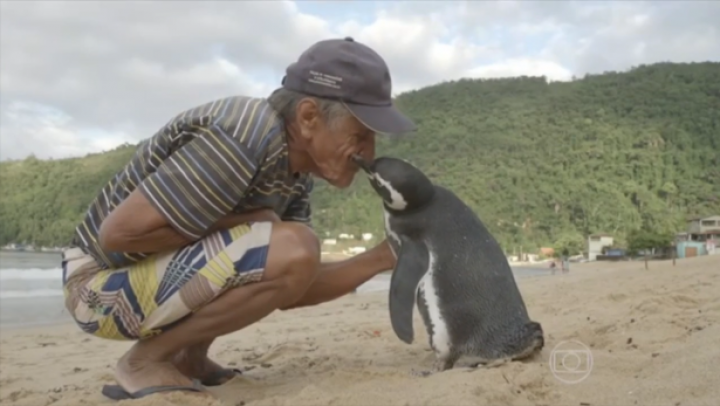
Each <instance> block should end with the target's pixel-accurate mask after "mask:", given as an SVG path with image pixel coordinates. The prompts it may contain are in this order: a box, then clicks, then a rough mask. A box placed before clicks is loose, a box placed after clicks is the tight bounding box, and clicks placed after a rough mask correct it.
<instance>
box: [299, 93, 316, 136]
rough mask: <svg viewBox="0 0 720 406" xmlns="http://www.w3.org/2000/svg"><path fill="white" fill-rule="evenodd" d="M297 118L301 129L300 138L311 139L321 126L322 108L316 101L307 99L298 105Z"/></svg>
mask: <svg viewBox="0 0 720 406" xmlns="http://www.w3.org/2000/svg"><path fill="white" fill-rule="evenodd" d="M295 117H296V120H297V124H298V127H299V128H300V136H301V137H303V138H305V139H309V138H310V136H311V134H312V133H313V132H315V130H316V129H317V128H318V127H319V126H320V125H321V119H322V117H321V115H320V108H319V106H318V103H317V101H316V100H315V99H313V98H311V97H306V98H304V99H302V100H300V102H299V103H298V104H297V110H296V111H295Z"/></svg>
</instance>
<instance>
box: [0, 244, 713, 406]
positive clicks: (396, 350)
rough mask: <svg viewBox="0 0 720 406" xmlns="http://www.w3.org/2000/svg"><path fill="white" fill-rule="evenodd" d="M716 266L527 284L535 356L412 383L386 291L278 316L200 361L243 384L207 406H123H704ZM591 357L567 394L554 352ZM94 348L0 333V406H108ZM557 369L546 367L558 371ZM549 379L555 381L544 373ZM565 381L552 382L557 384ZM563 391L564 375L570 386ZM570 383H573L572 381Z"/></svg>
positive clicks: (586, 274)
mask: <svg viewBox="0 0 720 406" xmlns="http://www.w3.org/2000/svg"><path fill="white" fill-rule="evenodd" d="M719 265H720V256H705V257H698V258H691V259H684V260H678V261H677V264H676V266H672V263H671V261H653V262H651V263H650V269H649V270H645V269H644V264H643V263H642V262H623V263H585V264H577V265H574V266H573V268H572V270H571V272H570V273H569V274H558V275H556V276H550V277H547V276H526V277H522V278H518V279H517V281H518V285H519V287H520V290H521V292H522V294H523V297H524V299H525V302H526V305H527V307H528V311H529V313H530V316H531V318H532V319H533V320H536V321H538V322H540V323H541V324H542V326H543V329H544V331H545V338H546V346H545V348H544V349H543V351H542V353H541V354H540V355H539V356H538V357H537V358H536V359H534V360H530V361H527V362H511V363H508V364H505V365H501V366H499V367H496V368H489V369H487V368H483V369H478V370H473V371H468V370H465V369H456V370H452V371H447V372H443V373H441V374H436V375H432V376H430V377H427V378H418V377H415V376H413V375H411V373H410V372H411V370H413V369H417V368H427V367H429V366H430V365H431V364H432V361H433V355H432V353H431V352H430V351H428V344H427V341H426V339H427V337H426V334H425V332H424V329H423V328H422V324H421V321H420V319H419V316H418V315H416V319H415V331H416V341H415V342H414V343H413V344H411V345H406V344H404V343H402V342H401V341H400V340H398V339H397V337H395V336H394V334H393V332H392V329H391V327H390V322H389V317H388V314H387V297H386V292H368V293H363V294H351V295H347V296H345V297H343V298H340V299H338V300H336V301H334V302H331V303H326V304H323V305H319V306H315V307H310V308H304V309H297V310H292V311H287V312H275V313H273V314H272V315H270V316H269V317H267V318H266V319H264V320H262V321H261V322H259V323H257V324H255V325H253V326H250V327H248V328H247V329H245V330H243V331H240V332H237V333H233V334H230V335H228V336H224V337H221V338H219V339H218V340H217V342H216V344H215V345H214V346H213V347H212V349H211V356H212V357H213V358H214V359H215V360H217V361H218V362H219V363H221V364H223V365H228V366H232V367H235V368H241V369H243V370H244V371H245V372H244V374H243V376H239V377H237V378H235V379H233V380H232V381H231V382H229V383H227V384H225V385H223V386H220V387H217V388H211V389H210V392H211V393H212V394H213V395H215V399H213V400H199V399H197V398H196V397H192V396H190V395H186V394H181V393H174V394H167V395H156V396H151V397H148V398H145V399H142V400H136V401H132V402H128V404H132V405H137V406H143V405H144V406H151V405H152V406H158V405H173V406H175V405H188V406H190V405H193V406H197V405H213V406H220V405H230V406H235V405H238V404H243V405H246V406H271V405H288V406H290V405H293V406H299V405H343V406H344V405H368V404H378V405H388V406H394V405H398V406H401V405H402V406H404V405H446V404H453V405H468V406H470V405H472V406H475V405H478V404H504V405H554V404H558V405H560V404H562V405H578V404H584V403H586V404H590V405H602V404H652V405H668V406H670V405H677V404H678V403H680V404H682V405H708V406H711V405H715V404H716V403H717V399H720V388H719V387H717V386H716V385H715V382H716V379H715V378H713V377H714V376H716V372H717V371H718V369H717V365H718V364H720V345H718V344H720V297H718V295H717V294H716V292H717V286H718V282H720V272H718V270H720V266H719ZM572 341H575V342H579V343H581V344H582V345H584V346H586V348H587V349H588V350H589V353H588V354H589V356H591V357H592V368H590V370H589V372H588V373H587V376H585V377H584V379H583V380H581V381H579V382H573V383H572V384H569V383H567V382H565V381H567V380H568V379H570V378H568V377H567V376H565V381H563V380H562V379H560V378H563V376H562V374H561V375H560V378H558V376H556V374H554V373H553V368H551V365H554V364H553V363H552V362H553V359H554V358H553V350H554V349H555V347H557V346H558V345H562V344H563V343H567V342H572ZM131 344H132V343H127V342H113V341H107V340H101V339H97V338H94V337H91V336H89V335H87V334H85V333H83V332H81V331H80V330H79V329H78V328H77V327H75V326H74V325H73V324H72V323H62V324H58V325H54V326H42V327H21V328H12V329H3V330H2V334H1V335H0V403H2V404H8V405H17V406H36V405H49V404H52V405H58V406H71V405H73V406H74V405H77V404H92V405H106V404H107V405H111V404H115V403H116V402H113V401H110V400H107V399H105V398H104V397H103V396H102V395H101V394H100V389H101V387H102V385H103V384H108V383H112V382H113V374H112V373H113V365H114V363H115V362H116V360H117V358H118V357H119V356H120V355H121V354H122V353H123V352H124V351H125V350H126V349H127V348H128V347H129V346H130V345H131ZM555 366H557V365H555ZM555 372H556V373H557V372H558V371H557V370H556V371H555ZM559 372H563V371H559ZM571 378H572V376H571ZM575 378H577V376H575Z"/></svg>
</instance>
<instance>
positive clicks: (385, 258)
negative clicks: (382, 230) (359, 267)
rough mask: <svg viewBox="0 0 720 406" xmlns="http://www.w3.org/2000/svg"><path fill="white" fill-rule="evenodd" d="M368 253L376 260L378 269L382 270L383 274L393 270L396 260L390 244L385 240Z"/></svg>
mask: <svg viewBox="0 0 720 406" xmlns="http://www.w3.org/2000/svg"><path fill="white" fill-rule="evenodd" d="M370 252H371V254H372V255H373V256H374V257H375V258H376V259H377V261H378V263H379V264H380V267H381V268H382V269H383V272H384V271H392V270H393V269H395V265H396V263H397V258H395V254H393V251H392V248H391V247H390V243H389V242H388V240H387V239H385V240H383V241H382V242H381V243H380V244H378V245H376V246H375V247H373V248H371V249H370Z"/></svg>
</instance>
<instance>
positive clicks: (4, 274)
mask: <svg viewBox="0 0 720 406" xmlns="http://www.w3.org/2000/svg"><path fill="white" fill-rule="evenodd" d="M60 262H61V255H60V253H48V252H10V251H0V327H14V326H31V325H45V324H55V323H63V322H66V321H70V320H72V319H71V318H70V315H69V314H68V313H67V310H65V305H64V302H63V292H62V271H61V269H60ZM513 272H514V274H515V276H516V277H522V276H534V275H547V274H549V270H548V269H539V268H526V267H517V268H513ZM389 285H390V275H389V274H382V275H378V276H377V277H375V278H373V279H371V280H369V281H368V282H366V283H365V284H363V285H362V286H360V287H359V288H358V293H359V294H362V293H367V292H377V291H384V290H387V289H388V287H389Z"/></svg>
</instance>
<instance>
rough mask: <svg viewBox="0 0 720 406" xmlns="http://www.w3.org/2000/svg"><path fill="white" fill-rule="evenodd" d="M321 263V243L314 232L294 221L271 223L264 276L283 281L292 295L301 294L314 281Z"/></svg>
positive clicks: (298, 295) (300, 295)
mask: <svg viewBox="0 0 720 406" xmlns="http://www.w3.org/2000/svg"><path fill="white" fill-rule="evenodd" d="M319 265H320V243H319V241H318V238H317V236H316V235H315V232H314V231H313V230H312V229H310V228H309V227H307V226H305V225H303V224H301V223H296V222H281V223H275V224H273V230H272V234H271V235H270V249H269V251H268V260H267V269H266V271H265V278H266V279H268V280H269V279H279V278H282V279H283V280H284V281H285V285H286V286H287V288H288V290H289V292H288V295H289V296H291V297H295V296H297V299H298V300H299V299H300V297H302V295H303V294H304V293H305V291H306V290H307V288H308V287H309V286H310V284H311V283H312V282H313V280H314V279H315V277H316V276H317V273H318V268H319Z"/></svg>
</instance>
